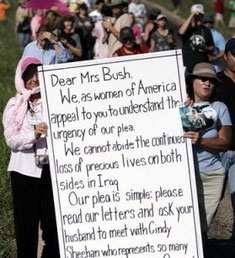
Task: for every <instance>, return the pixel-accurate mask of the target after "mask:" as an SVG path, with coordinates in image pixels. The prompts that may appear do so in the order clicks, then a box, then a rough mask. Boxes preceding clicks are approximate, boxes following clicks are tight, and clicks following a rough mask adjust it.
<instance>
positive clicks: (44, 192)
mask: <svg viewBox="0 0 235 258" xmlns="http://www.w3.org/2000/svg"><path fill="white" fill-rule="evenodd" d="M39 65H41V62H40V61H39V60H38V59H36V58H34V57H26V58H24V59H22V60H21V61H20V63H19V67H20V69H19V70H20V72H21V80H20V81H18V82H17V84H16V90H17V94H16V96H15V97H13V98H11V99H10V100H9V101H8V103H7V105H6V107H5V110H4V113H3V125H4V136H5V139H6V143H7V145H8V146H9V147H10V148H11V158H10V163H9V166H8V171H10V176H11V184H12V196H13V206H14V219H15V232H16V242H17V257H18V258H36V257H37V247H38V228H39V222H40V225H41V229H42V237H43V240H44V242H45V245H44V248H43V253H42V257H44V258H52V257H53V258H56V257H59V248H58V240H57V230H56V222H55V212H54V202H53V193H52V187H51V178H50V171H49V165H48V156H47V145H46V134H47V125H46V124H45V123H44V122H42V121H43V118H42V105H41V95H40V88H39V81H38V72H37V66H39Z"/></svg>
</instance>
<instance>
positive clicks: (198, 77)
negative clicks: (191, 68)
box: [195, 76, 217, 85]
mask: <svg viewBox="0 0 235 258" xmlns="http://www.w3.org/2000/svg"><path fill="white" fill-rule="evenodd" d="M195 79H199V80H201V81H202V82H206V81H209V82H211V83H212V84H214V85H216V84H217V80H216V79H214V78H211V77H204V76H197V77H195Z"/></svg>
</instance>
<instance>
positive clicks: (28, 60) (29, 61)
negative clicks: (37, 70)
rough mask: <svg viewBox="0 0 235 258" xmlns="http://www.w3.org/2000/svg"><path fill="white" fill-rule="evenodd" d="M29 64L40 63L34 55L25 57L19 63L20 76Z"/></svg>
mask: <svg viewBox="0 0 235 258" xmlns="http://www.w3.org/2000/svg"><path fill="white" fill-rule="evenodd" d="M30 65H42V63H41V61H40V60H39V59H37V58H35V57H26V58H25V59H24V60H23V62H22V64H21V77H22V76H23V74H24V72H25V71H26V69H27V68H28V67H29V66H30Z"/></svg>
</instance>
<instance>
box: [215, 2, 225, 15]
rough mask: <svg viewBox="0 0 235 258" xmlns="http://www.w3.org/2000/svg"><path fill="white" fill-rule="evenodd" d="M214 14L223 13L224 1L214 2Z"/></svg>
mask: <svg viewBox="0 0 235 258" xmlns="http://www.w3.org/2000/svg"><path fill="white" fill-rule="evenodd" d="M215 12H216V13H224V0H216V2H215Z"/></svg>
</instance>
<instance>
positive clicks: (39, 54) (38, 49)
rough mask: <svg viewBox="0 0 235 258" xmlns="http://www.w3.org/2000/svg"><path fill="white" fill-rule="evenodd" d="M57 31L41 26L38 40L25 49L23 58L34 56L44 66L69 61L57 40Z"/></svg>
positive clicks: (37, 35)
mask: <svg viewBox="0 0 235 258" xmlns="http://www.w3.org/2000/svg"><path fill="white" fill-rule="evenodd" d="M56 33H57V30H56V29H54V28H52V27H50V26H47V25H41V26H40V27H39V29H38V31H37V33H36V37H37V38H36V40H34V41H32V42H30V43H29V44H28V45H27V46H26V47H25V49H24V52H23V57H26V56H34V57H36V58H38V59H39V60H40V61H41V62H42V64H43V65H49V64H57V63H65V62H67V60H68V54H67V51H66V50H65V49H64V47H63V46H62V44H61V42H59V41H58V40H57V34H56Z"/></svg>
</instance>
